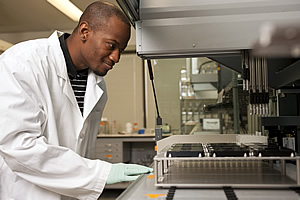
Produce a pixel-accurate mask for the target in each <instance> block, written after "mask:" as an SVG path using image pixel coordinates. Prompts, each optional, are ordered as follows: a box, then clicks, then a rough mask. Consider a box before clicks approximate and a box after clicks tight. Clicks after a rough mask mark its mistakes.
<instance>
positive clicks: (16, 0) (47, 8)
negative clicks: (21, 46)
mask: <svg viewBox="0 0 300 200" xmlns="http://www.w3.org/2000/svg"><path fill="white" fill-rule="evenodd" d="M94 1H95V0H71V2H72V3H73V4H75V5H76V6H77V7H78V8H79V9H81V10H82V11H83V10H84V9H85V8H86V7H87V6H88V5H89V4H90V3H92V2H94ZM107 1H108V2H111V3H113V4H115V5H118V4H117V3H116V1H115V0H107ZM76 25H77V23H76V22H74V21H72V20H71V19H70V18H68V17H67V16H66V15H64V14H63V13H61V12H60V11H59V10H57V9H56V8H55V7H53V6H52V5H51V4H49V3H48V2H47V1H46V0H26V1H24V0H0V33H20V32H36V31H52V30H72V29H73V28H74V27H75V26H76Z"/></svg>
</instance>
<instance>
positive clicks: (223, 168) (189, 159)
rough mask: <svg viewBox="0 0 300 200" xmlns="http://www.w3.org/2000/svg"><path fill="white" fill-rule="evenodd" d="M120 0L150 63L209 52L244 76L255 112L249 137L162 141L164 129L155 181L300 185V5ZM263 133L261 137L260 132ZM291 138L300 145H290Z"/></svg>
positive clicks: (290, 0) (268, 0) (288, 1)
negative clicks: (290, 167) (288, 146)
mask: <svg viewBox="0 0 300 200" xmlns="http://www.w3.org/2000/svg"><path fill="white" fill-rule="evenodd" d="M117 1H118V3H119V5H120V7H121V8H122V9H123V10H124V12H125V13H126V14H127V16H128V18H129V19H130V21H131V23H132V25H133V26H134V28H135V30H136V51H137V54H138V56H140V57H141V58H143V59H146V60H148V64H151V62H150V60H151V59H163V58H180V57H203V56H205V57H208V58H210V59H211V60H214V61H216V62H218V63H220V64H221V65H222V66H225V67H227V68H229V69H231V70H233V71H236V72H238V73H240V74H241V75H242V78H243V90H244V91H247V92H248V97H249V106H248V112H249V116H252V117H251V119H252V120H250V121H249V123H250V124H248V127H252V125H251V123H252V124H257V125H256V126H255V127H254V128H252V129H251V130H249V131H248V133H249V135H226V134H218V135H178V136H177V135H176V136H171V137H169V138H165V139H161V137H160V136H159V132H158V136H157V138H156V139H157V156H156V157H155V158H154V167H155V185H156V186H162V187H224V186H234V187H256V188H257V187H275V188H278V187H298V186H299V185H300V176H299V173H300V166H299V164H300V160H299V159H300V157H299V156H298V155H299V153H300V133H299V130H300V128H299V126H300V116H299V115H300V107H299V99H300V98H299V92H300V83H299V80H300V61H299V58H300V28H299V27H300V23H299V22H300V2H299V1H298V0H285V1H282V0H247V1H240V0H209V1H206V0H185V1H181V0H160V1H157V0H147V1H139V0H117ZM270 102H272V106H270ZM273 105H275V106H273ZM271 111H272V112H271ZM158 117H159V115H158ZM157 122H158V124H159V123H161V119H159V120H157ZM257 131H258V132H260V133H261V135H262V136H254V134H255V132H257ZM284 138H288V141H289V142H292V143H293V144H294V148H285V145H283V142H282V141H284V140H283V139H284ZM289 164H291V165H292V166H293V167H294V169H295V171H294V172H295V173H294V174H292V176H293V178H291V177H290V176H289V175H288V173H287V172H290V171H291V170H287V166H290V165H289Z"/></svg>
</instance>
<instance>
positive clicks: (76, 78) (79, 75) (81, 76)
mask: <svg viewBox="0 0 300 200" xmlns="http://www.w3.org/2000/svg"><path fill="white" fill-rule="evenodd" d="M69 36H70V34H67V33H64V34H63V35H62V36H60V37H59V42H60V46H61V49H62V51H63V54H64V57H65V61H66V65H67V71H68V76H69V79H70V82H71V86H72V88H73V91H74V95H75V98H76V100H77V104H78V107H79V109H80V111H81V114H82V115H83V108H84V95H85V91H86V85H87V78H88V69H84V70H80V71H76V68H75V66H74V64H73V62H72V59H71V56H70V54H69V51H68V48H67V45H66V39H67V38H68V37H69Z"/></svg>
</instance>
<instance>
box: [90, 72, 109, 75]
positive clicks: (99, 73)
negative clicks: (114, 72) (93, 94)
mask: <svg viewBox="0 0 300 200" xmlns="http://www.w3.org/2000/svg"><path fill="white" fill-rule="evenodd" d="M93 72H94V73H95V74H96V75H98V76H105V75H106V74H107V72H108V71H105V72H98V71H93Z"/></svg>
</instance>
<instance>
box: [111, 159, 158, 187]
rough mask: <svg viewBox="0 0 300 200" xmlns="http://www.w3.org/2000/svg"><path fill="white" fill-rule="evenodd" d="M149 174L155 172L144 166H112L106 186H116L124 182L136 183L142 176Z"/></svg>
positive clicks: (122, 164) (121, 164)
mask: <svg viewBox="0 0 300 200" xmlns="http://www.w3.org/2000/svg"><path fill="white" fill-rule="evenodd" d="M149 172H153V169H152V168H149V167H145V166H142V165H136V164H124V163H117V164H112V167H111V170H110V172H109V175H108V179H107V181H106V184H114V183H119V182H122V181H134V180H136V179H137V178H138V177H139V175H140V174H145V173H149Z"/></svg>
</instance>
